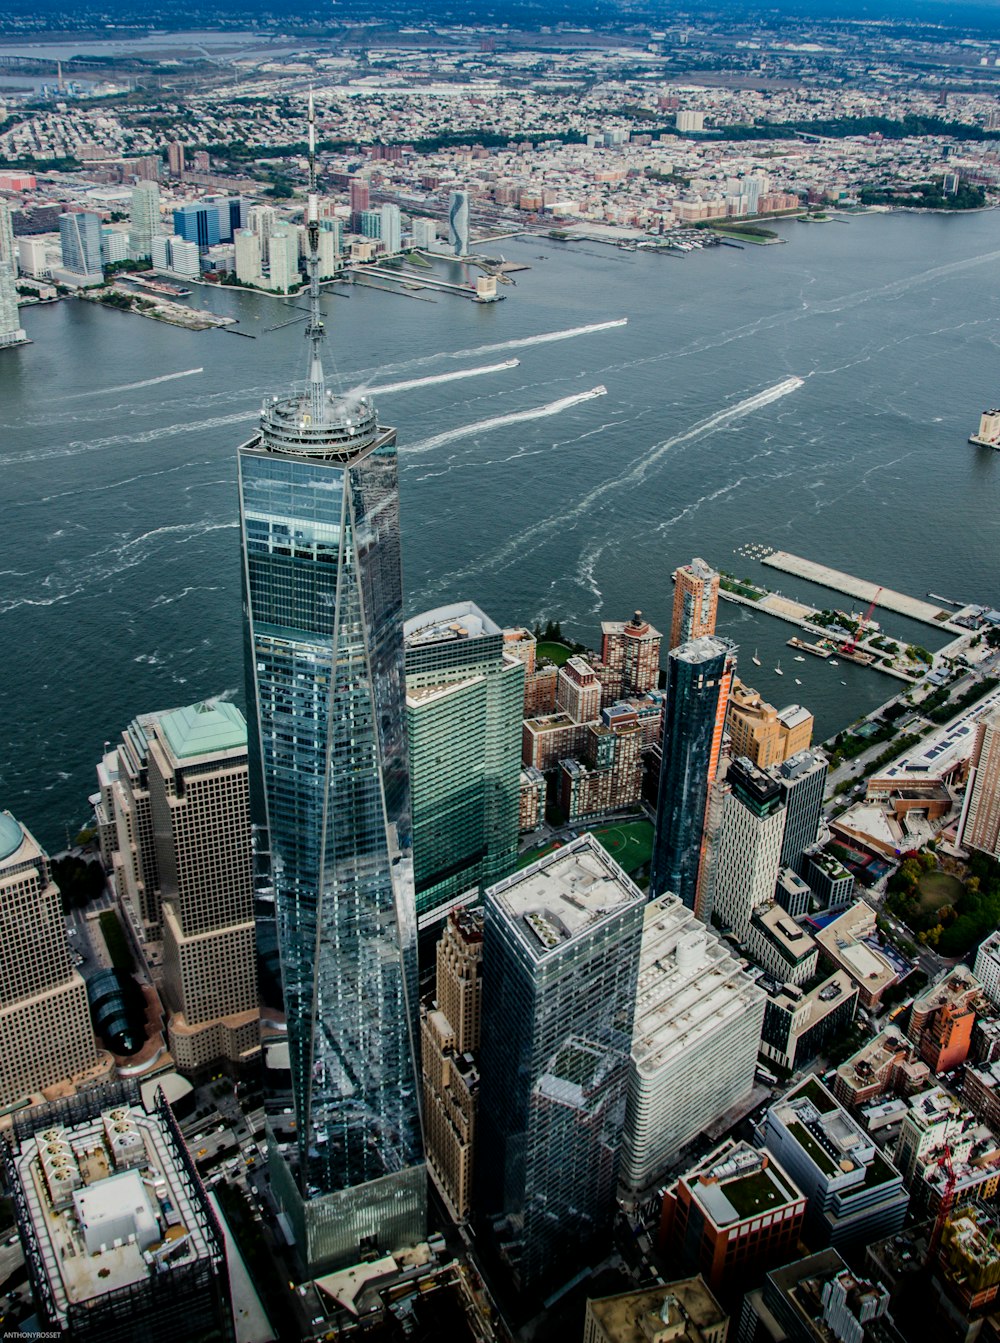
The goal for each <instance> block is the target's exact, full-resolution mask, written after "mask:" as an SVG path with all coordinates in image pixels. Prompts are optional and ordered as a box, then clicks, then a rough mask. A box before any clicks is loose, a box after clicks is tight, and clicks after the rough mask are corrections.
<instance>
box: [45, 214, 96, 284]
mask: <svg viewBox="0 0 1000 1343" xmlns="http://www.w3.org/2000/svg"><path fill="white" fill-rule="evenodd" d="M59 241H60V249H61V254H62V268H61V270H60V271H59V272H58V274H57V275H55V276H54V277H53V278H55V279H57V280H59V281H61V283H63V284H67V285H71V286H74V287H76V288H78V289H86V288H89V287H90V286H92V285H98V284H101V283H103V280H104V272H103V270H102V268H101V220H100V216H99V215H96V214H91V213H90V212H89V211H86V210H81V211H76V212H74V213H71V214H62V215H60V216H59Z"/></svg>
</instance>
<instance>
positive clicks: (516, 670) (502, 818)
mask: <svg viewBox="0 0 1000 1343" xmlns="http://www.w3.org/2000/svg"><path fill="white" fill-rule="evenodd" d="M404 639H405V645H406V725H407V733H408V736H409V745H410V780H411V791H412V809H413V875H414V889H415V892H416V903H417V919H418V923H419V924H420V926H425V925H426V924H428V923H430V922H434V921H437V920H439V919H441V918H442V917H443V916H444V914H445V913H446V912H447V910H448V908H449V907H450V906H451V905H452V904H453V903H454V902H455V900H456V899H458V898H459V897H462V898H463V899H464V898H465V897H466V896H467V895H469V894H471V895H472V896H473V898H474V897H475V896H476V895H477V894H478V892H479V891H480V890H481V889H482V888H483V887H485V886H488V885H490V884H492V883H493V882H495V881H499V880H500V879H501V878H502V877H505V876H507V874H508V873H509V872H510V871H511V870H512V869H513V867H514V864H515V862H516V861H517V841H518V800H519V778H520V772H521V711H522V705H523V702H524V666H523V664H522V663H520V662H518V661H517V659H516V658H513V657H511V656H510V655H509V654H507V653H506V652H505V651H504V637H503V631H502V630H501V629H500V627H499V625H497V624H496V623H495V622H494V621H492V620H491V619H490V618H489V616H488V615H486V614H485V613H484V612H483V611H481V610H480V609H479V607H478V606H476V605H475V604H474V603H473V602H455V603H452V604H451V605H450V606H439V607H437V608H436V609H435V610H433V611H425V612H423V614H422V615H418V616H414V617H413V618H412V619H410V620H408V621H407V622H406V625H405V626H404Z"/></svg>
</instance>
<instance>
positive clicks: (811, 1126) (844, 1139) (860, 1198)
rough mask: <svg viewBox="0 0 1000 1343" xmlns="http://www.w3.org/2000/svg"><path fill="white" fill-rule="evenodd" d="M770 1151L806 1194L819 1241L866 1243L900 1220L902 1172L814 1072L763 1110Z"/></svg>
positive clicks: (905, 1199) (902, 1213) (809, 1220)
mask: <svg viewBox="0 0 1000 1343" xmlns="http://www.w3.org/2000/svg"><path fill="white" fill-rule="evenodd" d="M762 1128H763V1137H764V1143H765V1146H766V1148H767V1151H768V1152H770V1153H771V1154H772V1156H774V1157H775V1158H776V1159H777V1160H778V1161H780V1162H781V1165H782V1167H783V1168H784V1169H785V1170H787V1171H788V1173H789V1175H790V1176H791V1177H792V1179H793V1180H794V1181H795V1183H796V1184H797V1185H798V1187H799V1188H800V1189H801V1190H802V1192H803V1193H804V1194H805V1196H806V1199H807V1200H808V1202H807V1205H806V1222H807V1226H808V1228H809V1229H810V1231H811V1233H812V1237H813V1239H814V1241H815V1242H816V1243H817V1244H820V1245H833V1246H834V1247H835V1248H840V1247H842V1246H845V1245H864V1244H865V1242H866V1241H872V1240H876V1239H878V1238H879V1237H881V1236H891V1235H894V1234H895V1233H896V1232H897V1231H899V1230H900V1228H901V1227H902V1225H903V1221H904V1219H905V1217H906V1209H907V1205H908V1204H909V1201H910V1200H909V1195H908V1194H907V1192H906V1190H905V1189H904V1188H903V1177H902V1176H901V1175H900V1173H899V1171H898V1170H897V1169H896V1168H895V1166H894V1165H892V1163H891V1162H890V1161H889V1159H888V1157H886V1156H885V1154H884V1153H883V1152H880V1151H879V1150H878V1148H877V1147H876V1145H875V1143H874V1142H873V1140H872V1139H871V1138H870V1137H869V1136H868V1134H867V1133H866V1132H865V1130H864V1129H863V1128H862V1127H861V1126H860V1124H858V1123H856V1122H855V1120H854V1119H852V1118H851V1116H850V1115H849V1114H848V1113H847V1111H846V1110H845V1109H844V1108H843V1107H842V1106H841V1105H840V1104H839V1103H838V1102H837V1101H835V1100H834V1098H833V1095H832V1093H831V1092H830V1091H828V1090H827V1088H826V1087H825V1086H824V1085H823V1083H822V1082H821V1081H820V1080H819V1078H818V1077H807V1078H805V1080H804V1081H802V1082H800V1083H799V1084H798V1086H796V1087H795V1088H793V1090H791V1091H789V1092H788V1093H787V1094H786V1095H784V1096H782V1097H781V1099H780V1100H777V1101H775V1103H774V1104H773V1105H772V1106H771V1108H770V1109H769V1110H768V1112H767V1115H766V1117H765V1120H764V1123H763V1126H762Z"/></svg>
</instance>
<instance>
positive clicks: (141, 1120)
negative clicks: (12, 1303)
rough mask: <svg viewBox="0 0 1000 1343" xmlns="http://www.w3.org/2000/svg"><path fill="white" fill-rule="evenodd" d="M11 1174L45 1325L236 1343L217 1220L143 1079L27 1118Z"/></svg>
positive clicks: (111, 1339)
mask: <svg viewBox="0 0 1000 1343" xmlns="http://www.w3.org/2000/svg"><path fill="white" fill-rule="evenodd" d="M2 1147H3V1157H2V1160H3V1169H4V1174H5V1176H6V1185H7V1189H8V1192H9V1193H10V1196H11V1198H12V1200H13V1204H14V1214H15V1216H16V1218H17V1227H18V1231H19V1233H20V1236H21V1245H22V1246H23V1248H24V1258H25V1263H26V1266H27V1271H28V1279H29V1281H30V1283H31V1289H32V1294H33V1297H34V1302H35V1308H36V1310H37V1311H38V1316H39V1329H40V1331H41V1332H42V1333H43V1334H44V1336H45V1337H47V1338H59V1339H65V1340H66V1343H121V1340H124V1339H139V1338H150V1339H152V1338H189V1339H194V1338H199V1339H212V1340H213V1341H216V1343H234V1340H235V1338H236V1332H235V1330H234V1328H233V1311H232V1303H231V1300H230V1288H229V1274H228V1272H227V1265H226V1248H225V1240H224V1238H223V1234H222V1229H221V1227H220V1225H219V1220H218V1217H217V1216H216V1213H215V1210H214V1208H213V1207H212V1204H211V1203H210V1201H209V1197H208V1195H207V1194H206V1193H205V1186H204V1185H203V1184H202V1181H201V1177H200V1176H199V1174H198V1172H197V1170H196V1169H195V1165H194V1161H193V1160H192V1157H191V1154H190V1153H189V1152H188V1149H187V1145H186V1143H185V1142H184V1138H183V1137H182V1135H181V1131H180V1129H179V1127H178V1125H177V1120H176V1119H175V1118H174V1115H173V1113H172V1111H171V1109H170V1106H169V1105H168V1103H167V1101H166V1098H165V1097H164V1094H163V1091H162V1090H161V1091H158V1092H157V1093H156V1099H155V1101H154V1102H153V1105H152V1108H151V1111H150V1112H149V1113H147V1112H146V1110H144V1109H143V1107H142V1105H141V1104H140V1103H139V1088H138V1086H137V1085H136V1083H134V1082H132V1083H118V1084H115V1085H109V1086H100V1087H96V1088H92V1089H90V1090H88V1091H84V1092H81V1093H80V1094H79V1095H78V1096H75V1097H73V1098H72V1099H69V1100H63V1101H59V1102H56V1103H54V1104H50V1105H40V1106H38V1107H36V1108H35V1109H31V1110H25V1111H22V1112H21V1113H20V1114H18V1116H17V1118H16V1119H15V1120H14V1122H13V1126H12V1130H11V1132H10V1134H9V1136H8V1139H7V1141H6V1142H5V1143H3V1144H2Z"/></svg>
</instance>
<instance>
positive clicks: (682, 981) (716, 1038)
mask: <svg viewBox="0 0 1000 1343" xmlns="http://www.w3.org/2000/svg"><path fill="white" fill-rule="evenodd" d="M763 1020H764V994H763V991H762V990H761V989H759V988H758V987H757V986H756V985H755V984H754V983H753V982H752V981H751V979H750V978H749V976H748V975H747V974H746V973H745V972H744V970H743V969H742V968H741V965H740V962H739V961H738V960H737V959H736V957H735V956H734V955H733V954H732V952H731V951H730V950H729V948H728V947H727V946H726V945H725V943H723V942H722V941H720V939H719V938H718V937H716V935H715V934H714V933H713V932H712V931H711V929H709V928H706V927H705V925H704V924H703V923H701V922H699V921H698V920H697V919H696V918H695V917H694V914H693V912H692V911H691V910H690V909H688V908H687V906H686V905H682V904H681V902H680V900H678V899H677V897H676V896H675V895H661V896H660V897H659V899H658V900H653V901H652V902H651V903H650V904H648V905H647V906H646V912H645V923H644V926H643V933H642V953H641V957H640V961H639V983H638V988H637V991H636V1005H635V1022H634V1025H633V1027H632V1050H631V1063H630V1067H629V1080H628V1105H627V1108H626V1112H625V1134H624V1140H623V1143H622V1170H621V1179H622V1183H623V1184H624V1185H626V1186H627V1187H628V1188H630V1189H632V1190H635V1191H637V1192H639V1191H642V1190H644V1189H646V1188H648V1186H649V1185H650V1183H651V1182H652V1181H654V1180H656V1179H658V1178H659V1177H660V1176H662V1175H663V1172H664V1171H665V1170H667V1168H668V1167H669V1166H670V1165H671V1163H672V1162H673V1161H674V1160H675V1158H676V1157H677V1154H678V1153H679V1152H680V1151H681V1149H682V1148H683V1147H685V1146H686V1145H687V1144H688V1143H689V1142H691V1141H692V1139H693V1138H694V1137H696V1135H697V1134H699V1133H701V1132H702V1131H703V1130H705V1129H707V1128H710V1127H711V1125H712V1124H714V1123H715V1121H716V1120H717V1119H719V1118H720V1117H721V1116H722V1115H724V1114H725V1113H726V1111H727V1110H728V1109H730V1107H731V1106H734V1105H736V1104H737V1103H738V1102H739V1101H741V1100H743V1098H744V1097H745V1096H747V1095H749V1093H750V1091H751V1090H752V1088H753V1081H754V1070H755V1069H756V1066H757V1049H758V1046H759V1044H760V1030H761V1025H762V1023H763Z"/></svg>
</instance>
